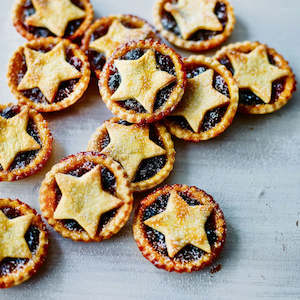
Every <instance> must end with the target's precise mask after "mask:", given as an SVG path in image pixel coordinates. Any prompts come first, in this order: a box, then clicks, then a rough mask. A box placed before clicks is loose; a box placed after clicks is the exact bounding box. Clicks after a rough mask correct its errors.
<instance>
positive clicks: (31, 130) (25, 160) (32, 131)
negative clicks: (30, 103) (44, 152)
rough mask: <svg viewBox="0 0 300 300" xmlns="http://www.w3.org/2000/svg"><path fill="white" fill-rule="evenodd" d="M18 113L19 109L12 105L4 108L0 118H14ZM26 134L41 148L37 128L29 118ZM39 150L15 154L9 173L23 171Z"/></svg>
mask: <svg viewBox="0 0 300 300" xmlns="http://www.w3.org/2000/svg"><path fill="white" fill-rule="evenodd" d="M19 113H20V107H19V106H18V105H13V106H9V107H6V108H5V109H4V110H2V111H0V116H1V117H3V118H5V119H10V118H13V117H14V116H16V115H17V114H19ZM26 131H27V133H28V134H29V135H30V136H32V137H33V138H34V139H35V141H36V142H37V143H38V144H40V145H41V146H42V142H41V139H40V136H39V132H38V128H37V126H36V124H35V123H34V121H33V120H32V119H30V118H29V121H28V124H27V129H26ZM39 151H40V150H32V151H26V152H22V153H19V154H17V156H16V157H15V159H14V161H13V162H12V164H11V166H10V168H9V171H13V170H16V169H23V168H25V167H26V166H27V165H29V164H30V163H31V162H32V161H33V160H34V159H35V158H36V156H37V154H38V152H39ZM0 171H3V168H2V167H1V165H0Z"/></svg>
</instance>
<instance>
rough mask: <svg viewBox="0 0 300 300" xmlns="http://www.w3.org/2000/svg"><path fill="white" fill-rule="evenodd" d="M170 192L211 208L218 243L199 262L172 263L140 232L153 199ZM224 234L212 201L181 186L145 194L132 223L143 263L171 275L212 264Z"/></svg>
mask: <svg viewBox="0 0 300 300" xmlns="http://www.w3.org/2000/svg"><path fill="white" fill-rule="evenodd" d="M171 191H177V192H185V193H187V195H188V196H189V197H192V198H194V199H196V200H198V201H199V202H200V203H201V204H213V205H214V209H213V212H212V214H214V218H215V224H216V233H217V237H218V240H217V241H216V242H215V243H214V244H213V245H211V253H205V254H203V255H202V256H201V259H200V260H197V261H190V262H179V261H176V260H174V259H172V258H170V257H168V256H164V255H162V254H161V253H159V252H158V251H156V250H155V249H154V248H153V246H152V245H151V243H150V242H149V240H148V239H147V235H146V233H145V230H144V226H145V225H143V215H144V211H145V209H146V208H147V207H148V206H149V205H151V204H152V203H153V202H155V201H156V199H157V197H159V196H160V195H163V194H167V193H170V192H171ZM226 233H227V228H226V222H225V219H224V215H223V212H222V210H221V209H220V208H219V205H218V204H217V203H216V202H215V201H214V199H213V198H212V197H211V196H209V195H207V194H206V193H205V192H204V191H202V190H200V189H198V188H197V187H195V186H191V187H190V186H187V185H181V184H174V185H166V186H163V187H161V188H159V189H157V190H155V191H154V192H152V193H151V194H149V195H148V196H147V197H146V198H144V199H143V200H142V201H141V202H140V204H139V206H138V207H137V209H136V212H135V218H134V221H133V235H134V239H135V241H136V243H137V246H138V248H139V249H140V251H141V252H142V254H143V256H144V257H145V258H146V259H147V260H149V261H150V262H151V263H152V264H153V265H154V266H155V267H157V268H159V269H164V270H166V271H169V272H172V271H175V272H178V273H183V272H193V271H199V270H201V269H203V268H204V267H206V266H208V265H210V264H212V262H213V261H214V260H215V259H216V258H217V257H218V256H219V254H220V252H221V250H222V248H223V246H224V243H225V239H226Z"/></svg>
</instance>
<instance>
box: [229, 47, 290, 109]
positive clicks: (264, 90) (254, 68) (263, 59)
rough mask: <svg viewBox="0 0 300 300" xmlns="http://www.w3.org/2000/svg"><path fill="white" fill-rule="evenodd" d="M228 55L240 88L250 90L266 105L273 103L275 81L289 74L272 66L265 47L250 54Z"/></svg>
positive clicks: (232, 53)
mask: <svg viewBox="0 0 300 300" xmlns="http://www.w3.org/2000/svg"><path fill="white" fill-rule="evenodd" d="M227 55H228V57H229V59H230V61H231V63H232V66H233V68H234V78H235V79H236V80H237V82H238V85H239V88H248V89H250V90H251V91H252V92H253V93H254V94H255V95H256V96H258V97H259V98H261V99H262V100H263V101H264V102H265V103H269V102H270V101H271V96H272V83H273V81H274V80H276V79H279V78H282V77H284V76H287V75H288V74H289V73H288V70H282V69H280V68H278V67H276V66H273V65H271V64H270V62H269V59H268V54H267V50H266V47H265V46H264V45H260V46H258V47H256V48H255V49H254V50H253V51H251V52H250V53H248V54H244V53H240V52H237V51H232V52H229V53H228V54H227Z"/></svg>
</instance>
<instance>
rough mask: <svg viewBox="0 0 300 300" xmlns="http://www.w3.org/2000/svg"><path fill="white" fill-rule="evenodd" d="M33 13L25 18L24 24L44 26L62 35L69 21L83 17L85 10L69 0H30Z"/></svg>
mask: <svg viewBox="0 0 300 300" xmlns="http://www.w3.org/2000/svg"><path fill="white" fill-rule="evenodd" d="M32 4H33V6H34V9H35V11H36V12H35V14H33V15H32V16H30V17H28V18H26V20H25V23H26V25H31V26H36V27H46V28H47V29H49V30H50V31H51V32H52V33H54V34H55V35H57V36H60V37H62V36H63V35H64V33H65V30H66V27H67V25H68V23H69V22H70V21H73V20H77V19H81V18H84V17H85V11H83V10H82V9H80V8H79V7H77V6H76V5H74V4H73V3H72V2H71V0H32Z"/></svg>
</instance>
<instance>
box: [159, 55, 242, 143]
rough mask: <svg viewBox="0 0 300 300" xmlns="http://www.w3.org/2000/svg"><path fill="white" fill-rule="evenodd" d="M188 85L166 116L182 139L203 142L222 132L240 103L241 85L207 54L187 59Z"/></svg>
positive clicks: (168, 124)
mask: <svg viewBox="0 0 300 300" xmlns="http://www.w3.org/2000/svg"><path fill="white" fill-rule="evenodd" d="M184 65H185V70H186V76H187V85H186V89H185V92H184V95H183V98H182V100H181V102H180V103H179V105H178V106H177V107H176V109H175V110H174V112H173V113H172V114H171V115H170V116H168V117H167V118H166V120H165V124H166V125H167V127H168V129H169V131H170V132H171V133H172V134H173V135H175V136H176V137H178V138H180V139H184V140H187V141H193V142H199V141H201V140H207V139H211V138H213V137H216V136H217V135H219V134H220V133H222V132H223V131H224V130H225V129H226V128H227V127H228V126H229V125H230V124H231V122H232V120H233V118H234V116H235V113H236V111H237V107H238V87H237V85H236V83H235V81H234V79H233V77H232V75H231V73H230V72H229V71H227V70H226V68H224V66H222V65H221V64H220V63H219V62H218V61H216V60H215V59H212V58H208V57H205V56H200V55H198V56H190V57H189V58H185V59H184Z"/></svg>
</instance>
